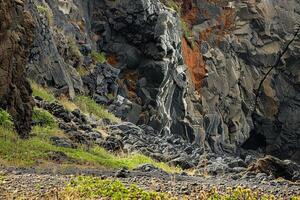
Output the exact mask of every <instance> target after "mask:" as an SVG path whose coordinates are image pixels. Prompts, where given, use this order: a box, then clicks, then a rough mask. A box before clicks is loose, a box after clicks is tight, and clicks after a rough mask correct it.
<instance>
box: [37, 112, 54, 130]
mask: <svg viewBox="0 0 300 200" xmlns="http://www.w3.org/2000/svg"><path fill="white" fill-rule="evenodd" d="M32 120H33V121H34V122H35V123H37V124H39V125H40V126H44V127H49V128H54V127H55V126H56V120H55V118H54V117H53V115H52V114H50V113H49V112H48V111H46V110H43V109H40V108H34V109H33V115H32Z"/></svg>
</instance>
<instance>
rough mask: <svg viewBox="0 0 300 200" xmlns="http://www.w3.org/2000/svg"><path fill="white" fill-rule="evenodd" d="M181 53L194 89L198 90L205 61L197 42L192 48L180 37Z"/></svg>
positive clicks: (203, 73)
mask: <svg viewBox="0 0 300 200" xmlns="http://www.w3.org/2000/svg"><path fill="white" fill-rule="evenodd" d="M182 54H183V59H184V62H185V64H186V65H187V67H188V71H189V74H190V75H191V79H192V81H193V83H194V86H195V89H196V90H197V91H199V92H200V89H201V85H202V81H203V78H204V76H205V73H206V70H205V61H204V59H203V56H202V55H201V52H200V48H199V45H198V44H195V45H194V48H193V49H192V48H191V47H190V46H189V45H188V43H187V41H186V39H185V38H182Z"/></svg>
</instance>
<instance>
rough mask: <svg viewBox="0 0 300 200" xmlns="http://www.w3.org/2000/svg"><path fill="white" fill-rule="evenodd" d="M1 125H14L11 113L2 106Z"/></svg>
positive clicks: (7, 126) (0, 112)
mask: <svg viewBox="0 0 300 200" xmlns="http://www.w3.org/2000/svg"><path fill="white" fill-rule="evenodd" d="M0 126H3V127H5V128H9V129H10V128H12V127H13V122H12V118H11V116H10V114H9V113H8V112H7V111H5V110H3V109H1V108H0Z"/></svg>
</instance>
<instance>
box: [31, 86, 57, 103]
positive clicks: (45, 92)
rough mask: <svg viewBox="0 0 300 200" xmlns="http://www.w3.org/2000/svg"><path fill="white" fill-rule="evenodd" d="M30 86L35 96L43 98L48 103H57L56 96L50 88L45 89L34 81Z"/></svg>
mask: <svg viewBox="0 0 300 200" xmlns="http://www.w3.org/2000/svg"><path fill="white" fill-rule="evenodd" d="M30 85H31V89H32V95H33V96H38V97H41V98H42V99H44V100H46V101H48V102H53V101H55V97H54V94H53V93H52V92H51V91H50V90H49V89H48V88H44V87H42V86H40V85H38V84H37V83H35V82H33V81H31V82H30Z"/></svg>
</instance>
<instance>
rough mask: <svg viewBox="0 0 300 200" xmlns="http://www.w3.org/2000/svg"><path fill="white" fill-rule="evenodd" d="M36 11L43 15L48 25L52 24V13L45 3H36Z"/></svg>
mask: <svg viewBox="0 0 300 200" xmlns="http://www.w3.org/2000/svg"><path fill="white" fill-rule="evenodd" d="M36 8H37V11H38V12H39V13H40V14H42V15H44V16H45V17H46V19H47V21H48V23H49V25H52V24H53V13H52V11H51V9H50V8H49V7H47V6H46V5H36Z"/></svg>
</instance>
